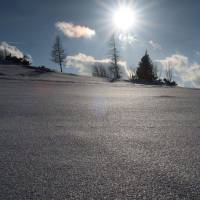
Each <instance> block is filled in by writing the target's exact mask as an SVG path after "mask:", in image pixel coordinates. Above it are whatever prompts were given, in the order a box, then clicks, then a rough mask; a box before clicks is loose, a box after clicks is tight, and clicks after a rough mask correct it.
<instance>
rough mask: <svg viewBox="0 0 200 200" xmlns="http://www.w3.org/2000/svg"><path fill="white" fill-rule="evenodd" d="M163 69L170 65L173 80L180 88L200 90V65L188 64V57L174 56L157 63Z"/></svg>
mask: <svg viewBox="0 0 200 200" xmlns="http://www.w3.org/2000/svg"><path fill="white" fill-rule="evenodd" d="M158 62H159V63H160V64H161V65H162V66H163V67H164V69H165V68H166V67H167V66H168V65H170V66H171V67H172V69H173V71H174V79H175V80H178V83H179V84H180V85H182V86H187V87H195V88H200V64H198V63H192V64H191V63H190V62H189V59H188V57H186V56H184V55H179V54H174V55H172V56H170V57H167V58H165V59H163V60H159V61H158Z"/></svg>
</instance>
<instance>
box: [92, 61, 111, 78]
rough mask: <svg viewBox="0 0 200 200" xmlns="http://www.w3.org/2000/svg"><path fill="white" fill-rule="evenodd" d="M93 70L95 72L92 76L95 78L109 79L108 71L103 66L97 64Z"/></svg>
mask: <svg viewBox="0 0 200 200" xmlns="http://www.w3.org/2000/svg"><path fill="white" fill-rule="evenodd" d="M92 70H93V72H92V75H93V76H95V77H102V78H107V77H108V75H107V72H106V69H105V67H104V66H103V65H102V64H98V63H95V64H94V65H93V69H92Z"/></svg>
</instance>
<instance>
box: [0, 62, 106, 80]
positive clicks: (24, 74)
mask: <svg viewBox="0 0 200 200" xmlns="http://www.w3.org/2000/svg"><path fill="white" fill-rule="evenodd" d="M0 79H10V80H32V81H36V80H38V81H56V82H72V83H76V82H78V83H105V82H107V81H106V80H105V79H102V78H95V77H86V76H78V75H72V74H66V73H58V72H53V71H48V69H47V70H46V69H41V68H40V69H39V68H38V67H30V66H21V65H0Z"/></svg>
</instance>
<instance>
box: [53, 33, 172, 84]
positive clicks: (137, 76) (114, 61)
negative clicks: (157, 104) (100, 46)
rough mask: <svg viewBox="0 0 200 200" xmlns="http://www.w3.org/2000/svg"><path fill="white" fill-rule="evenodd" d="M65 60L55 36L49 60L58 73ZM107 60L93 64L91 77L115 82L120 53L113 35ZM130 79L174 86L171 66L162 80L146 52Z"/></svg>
mask: <svg viewBox="0 0 200 200" xmlns="http://www.w3.org/2000/svg"><path fill="white" fill-rule="evenodd" d="M65 58H66V54H65V51H64V49H63V47H62V42H61V39H60V37H59V36H56V39H55V42H54V45H53V49H52V52H51V60H52V61H53V62H54V63H56V64H58V65H59V66H60V71H61V72H63V63H64V60H65ZM108 58H109V60H110V63H107V64H103V63H95V64H94V65H93V66H92V75H93V76H95V77H102V78H107V79H109V80H110V81H116V80H119V79H120V78H121V71H122V70H121V66H120V64H119V63H120V62H119V61H120V53H119V50H118V47H117V42H116V38H115V35H114V34H113V35H112V36H111V39H110V41H109V53H108ZM130 76H131V77H130V79H131V81H132V82H135V83H144V84H145V83H147V84H159V85H162V84H166V85H170V86H175V85H176V82H174V81H173V70H172V67H171V66H167V69H166V73H165V78H164V79H163V80H162V79H161V78H160V77H159V75H158V68H157V66H156V65H155V64H154V63H153V61H152V59H151V58H150V56H149V54H148V52H147V51H146V52H145V55H144V56H143V57H142V58H141V61H140V62H139V65H138V68H137V69H136V70H135V71H134V72H132V73H131V74H130Z"/></svg>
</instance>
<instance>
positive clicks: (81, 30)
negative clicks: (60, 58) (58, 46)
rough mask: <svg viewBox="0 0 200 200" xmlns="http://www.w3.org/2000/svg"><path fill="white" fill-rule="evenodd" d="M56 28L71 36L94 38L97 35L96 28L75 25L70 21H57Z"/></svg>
mask: <svg viewBox="0 0 200 200" xmlns="http://www.w3.org/2000/svg"><path fill="white" fill-rule="evenodd" d="M55 26H56V28H57V29H58V30H59V31H61V32H62V33H63V34H64V35H65V36H67V37H69V38H92V37H93V36H95V35H96V32H95V30H93V29H90V28H89V27H86V26H80V25H74V24H73V23H68V22H57V23H56V24H55Z"/></svg>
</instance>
